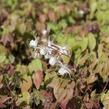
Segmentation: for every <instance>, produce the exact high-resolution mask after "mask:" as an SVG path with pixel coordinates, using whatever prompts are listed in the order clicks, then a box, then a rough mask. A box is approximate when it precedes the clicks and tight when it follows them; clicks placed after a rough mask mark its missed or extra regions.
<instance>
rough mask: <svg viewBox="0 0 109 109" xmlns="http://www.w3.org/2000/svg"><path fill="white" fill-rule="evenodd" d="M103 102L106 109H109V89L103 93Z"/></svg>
mask: <svg viewBox="0 0 109 109" xmlns="http://www.w3.org/2000/svg"><path fill="white" fill-rule="evenodd" d="M101 102H102V103H103V105H104V107H105V109H109V91H108V92H106V93H102V94H101Z"/></svg>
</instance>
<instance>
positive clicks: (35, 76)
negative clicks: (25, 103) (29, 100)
mask: <svg viewBox="0 0 109 109" xmlns="http://www.w3.org/2000/svg"><path fill="white" fill-rule="evenodd" d="M42 80H43V71H41V70H39V71H37V72H36V73H34V74H33V82H34V85H35V86H36V88H37V89H39V88H40V85H41V83H42Z"/></svg>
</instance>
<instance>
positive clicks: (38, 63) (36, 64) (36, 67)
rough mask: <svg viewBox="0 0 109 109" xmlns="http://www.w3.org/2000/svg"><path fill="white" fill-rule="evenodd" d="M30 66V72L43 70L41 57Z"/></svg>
mask: <svg viewBox="0 0 109 109" xmlns="http://www.w3.org/2000/svg"><path fill="white" fill-rule="evenodd" d="M28 68H29V70H30V72H33V71H38V70H41V71H42V63H41V60H40V59H34V60H33V61H32V62H31V63H30V64H29V65H28Z"/></svg>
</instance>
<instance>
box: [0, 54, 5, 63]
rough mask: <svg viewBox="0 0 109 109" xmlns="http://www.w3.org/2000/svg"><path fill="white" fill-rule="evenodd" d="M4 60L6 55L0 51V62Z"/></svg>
mask: <svg viewBox="0 0 109 109" xmlns="http://www.w3.org/2000/svg"><path fill="white" fill-rule="evenodd" d="M5 60H6V56H5V55H4V53H1V54H0V64H1V63H3V62H5Z"/></svg>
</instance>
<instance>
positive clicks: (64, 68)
mask: <svg viewBox="0 0 109 109" xmlns="http://www.w3.org/2000/svg"><path fill="white" fill-rule="evenodd" d="M58 73H59V74H60V75H64V74H69V73H70V69H69V68H67V66H64V65H63V66H62V67H61V68H60V69H59V71H58Z"/></svg>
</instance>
